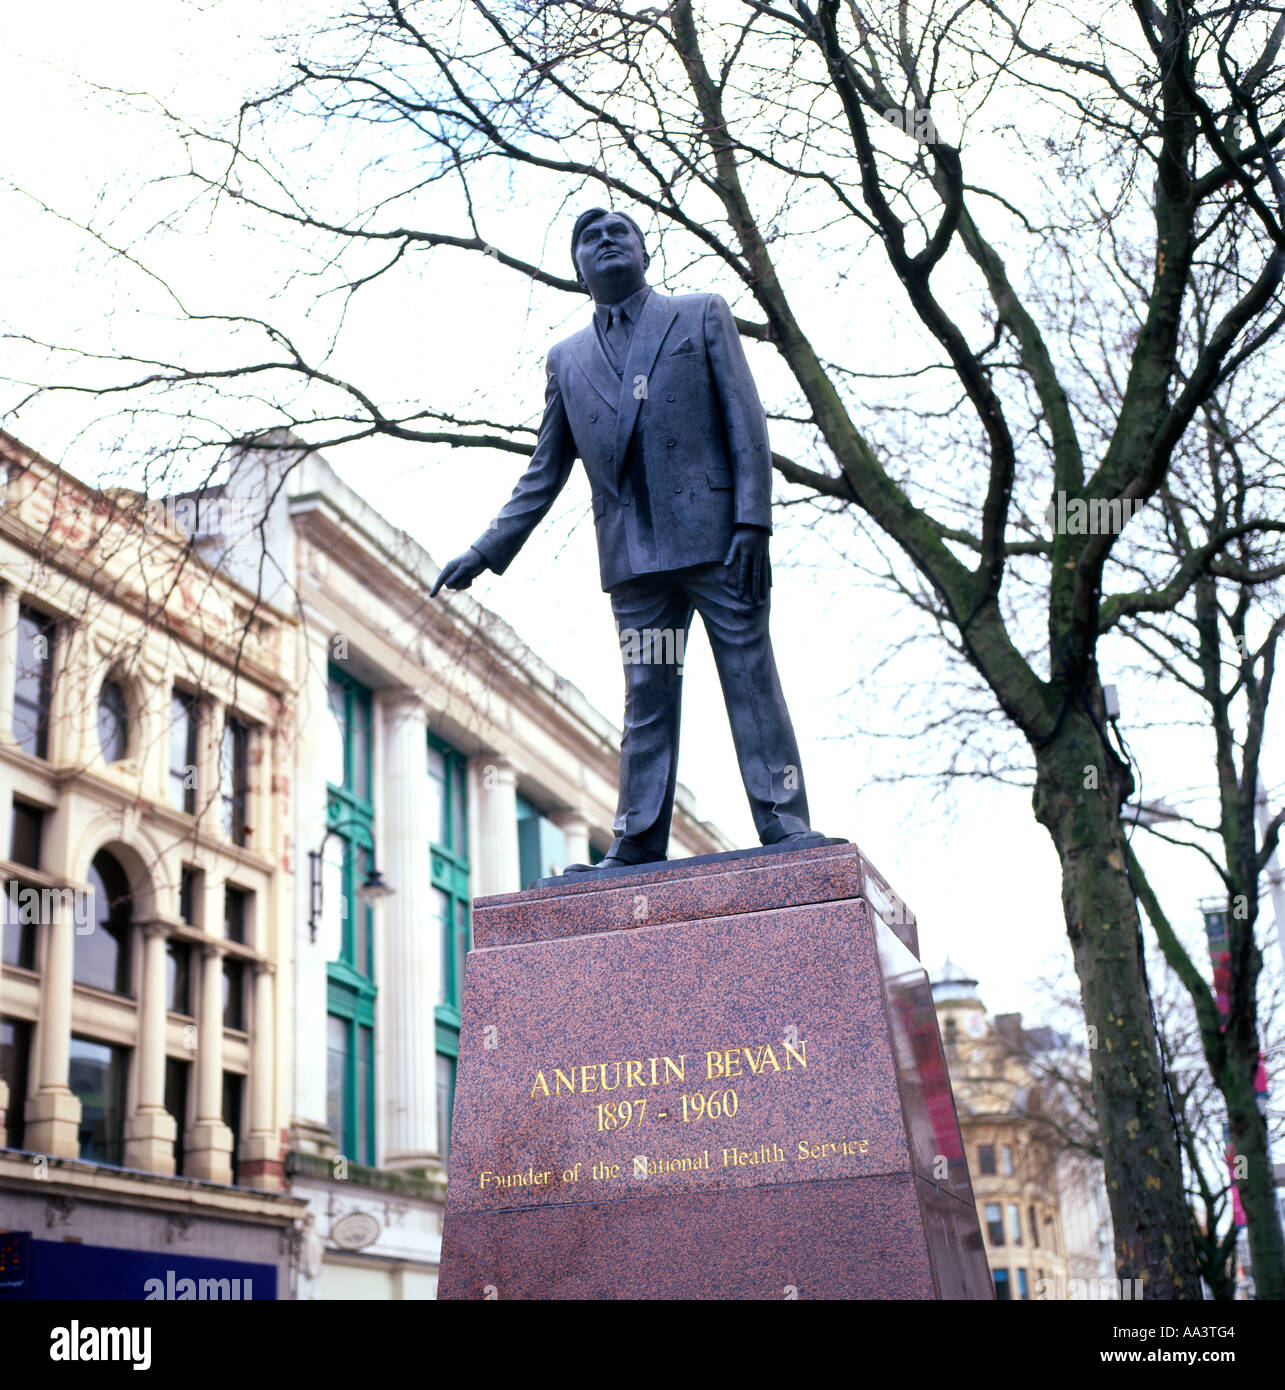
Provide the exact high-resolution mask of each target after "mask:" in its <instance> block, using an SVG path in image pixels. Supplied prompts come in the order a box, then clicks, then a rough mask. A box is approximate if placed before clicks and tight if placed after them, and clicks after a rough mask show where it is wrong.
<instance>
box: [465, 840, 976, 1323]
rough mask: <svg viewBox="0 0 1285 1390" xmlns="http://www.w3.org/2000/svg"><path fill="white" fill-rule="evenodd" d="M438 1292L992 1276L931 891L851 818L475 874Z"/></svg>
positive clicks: (781, 1286)
mask: <svg viewBox="0 0 1285 1390" xmlns="http://www.w3.org/2000/svg"><path fill="white" fill-rule="evenodd" d="M473 931H474V949H473V950H472V952H471V953H470V954H469V957H468V963H467V968H466V971H465V983H464V997H463V1010H462V1013H463V1019H462V1028H461V1035H460V1061H459V1069H458V1074H457V1081H456V1093H455V1114H454V1125H453V1130H452V1136H451V1152H450V1181H449V1186H448V1190H447V1199H446V1218H445V1226H444V1231H443V1241H442V1262H441V1271H440V1277H439V1290H438V1293H439V1297H441V1298H500V1299H506V1298H757V1299H791V1298H862V1299H865V1298H870V1299H874V1298H912V1299H926V1298H990V1297H991V1296H992V1292H991V1283H990V1277H989V1275H988V1273H987V1268H986V1259H985V1255H984V1253H983V1247H982V1239H981V1231H980V1228H979V1224H978V1219H977V1211H976V1208H975V1206H974V1204H973V1195H972V1189H971V1186H970V1184H969V1180H968V1171H967V1167H966V1165H965V1161H964V1153H963V1147H962V1145H961V1143H960V1136H959V1126H958V1122H957V1120H956V1116H955V1108H954V1102H953V1099H952V1096H951V1091H950V1082H949V1079H948V1077H947V1073H946V1066H945V1060H944V1057H943V1053H942V1046H941V1040H940V1038H939V1035H938V1031H937V1020H936V1015H935V1013H934V1010H933V1006H932V996H931V992H930V990H929V986H928V981H927V976H926V974H925V972H924V970H923V967H922V966H921V965H920V964H919V961H918V959H917V955H916V952H917V949H918V944H917V939H916V934H915V925H914V919H913V917H912V916H911V914H910V913H909V912H907V911H906V910H905V908H904V907H903V905H902V904H901V903H900V901H899V900H898V898H897V897H896V895H895V894H894V893H893V892H892V891H891V890H890V888H889V887H888V885H887V884H886V883H885V882H884V881H883V880H882V879H881V878H880V877H879V875H878V874H877V873H876V872H875V870H874V869H873V868H872V866H871V865H870V864H869V863H868V861H867V860H866V859H865V857H864V856H863V855H862V854H861V853H860V852H859V851H858V850H857V849H856V847H855V846H853V845H850V844H846V843H842V844H830V845H825V846H822V847H820V848H816V849H809V850H791V851H777V852H773V851H771V850H768V851H757V852H751V853H749V854H743V855H724V856H715V857H713V858H710V859H705V860H701V861H699V862H695V861H690V862H685V861H677V862H674V863H669V864H665V865H662V866H659V867H657V866H647V867H645V868H640V869H634V870H630V871H627V872H621V873H618V874H613V875H606V876H602V877H595V878H589V879H579V880H577V879H576V878H574V877H572V876H570V875H568V876H567V877H565V878H563V879H559V880H556V881H554V882H553V883H551V884H549V885H547V886H544V887H537V888H535V889H532V890H530V891H528V892H525V893H514V894H506V895H503V896H499V897H492V898H482V899H478V900H477V902H476V903H475V905H474V919H473Z"/></svg>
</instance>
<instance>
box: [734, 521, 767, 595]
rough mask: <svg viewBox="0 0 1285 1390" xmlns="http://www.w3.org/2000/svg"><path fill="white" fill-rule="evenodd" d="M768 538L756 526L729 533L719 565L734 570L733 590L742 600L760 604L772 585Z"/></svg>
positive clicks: (737, 529)
mask: <svg viewBox="0 0 1285 1390" xmlns="http://www.w3.org/2000/svg"><path fill="white" fill-rule="evenodd" d="M767 545H768V534H767V532H766V531H764V530H763V529H762V528H761V527H759V526H738V527H737V528H736V530H735V531H733V533H732V544H731V545H730V546H729V547H728V551H727V557H726V559H724V561H723V563H724V564H725V565H731V566H733V567H734V578H735V581H736V587H737V590H738V591H739V593H740V595H741V597H742V598H743V599H748V600H749V602H751V603H762V602H764V600H765V599H766V598H767V591H768V587H769V585H770V584H771V583H772V565H771V561H770V560H769V559H768V554H767Z"/></svg>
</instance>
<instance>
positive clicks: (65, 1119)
mask: <svg viewBox="0 0 1285 1390" xmlns="http://www.w3.org/2000/svg"><path fill="white" fill-rule="evenodd" d="M45 930H46V931H47V932H48V934H49V939H48V943H47V948H46V951H45V973H44V978H43V980H42V981H41V994H40V1046H39V1048H38V1049H37V1065H38V1067H39V1079H38V1081H37V1085H36V1091H35V1094H34V1095H33V1096H32V1098H31V1099H30V1100H29V1101H28V1102H27V1137H26V1141H25V1142H26V1145H27V1148H28V1149H30V1150H32V1152H34V1153H45V1154H51V1155H52V1156H53V1157H55V1158H79V1156H80V1140H79V1137H78V1135H77V1130H78V1129H79V1127H80V1098H79V1097H78V1096H77V1095H75V1094H74V1093H73V1091H72V1089H71V1087H70V1086H69V1085H68V1084H67V1081H68V1075H69V1068H70V1066H71V990H72V964H73V955H74V951H75V945H76V924H75V922H74V921H73V920H72V917H71V915H70V914H68V913H67V912H66V911H64V910H62V909H59V910H57V911H56V912H55V914H54V920H53V921H52V922H50V923H49V925H48V926H47V927H46V928H45Z"/></svg>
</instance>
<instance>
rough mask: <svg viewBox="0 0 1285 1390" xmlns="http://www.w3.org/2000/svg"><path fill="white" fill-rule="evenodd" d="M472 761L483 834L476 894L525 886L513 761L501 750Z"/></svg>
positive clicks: (476, 859)
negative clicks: (519, 840)
mask: <svg viewBox="0 0 1285 1390" xmlns="http://www.w3.org/2000/svg"><path fill="white" fill-rule="evenodd" d="M472 761H473V764H474V765H475V767H476V776H475V777H474V779H473V785H474V788H475V789H476V792H477V797H478V818H477V823H478V833H479V837H480V843H479V844H478V847H477V854H476V856H475V863H476V870H477V896H478V897H487V896H488V895H490V894H492V893H516V892H517V891H518V889H519V888H521V887H522V882H521V879H522V870H521V867H520V859H519V855H518V784H517V775H516V773H515V772H514V770H513V764H512V763H510V762H509V761H508V759H507V758H505V757H502V756H501V755H500V754H499V753H482V754H479V755H478V757H476V758H474V759H473V760H472Z"/></svg>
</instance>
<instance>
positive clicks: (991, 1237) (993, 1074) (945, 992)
mask: <svg viewBox="0 0 1285 1390" xmlns="http://www.w3.org/2000/svg"><path fill="white" fill-rule="evenodd" d="M932 991H933V1003H934V1005H935V1006H936V1010H937V1019H938V1024H939V1026H940V1029H941V1036H942V1042H943V1044H944V1046H945V1052H946V1065H947V1068H948V1070H949V1072H950V1079H951V1087H952V1089H953V1091H954V1094H955V1103H956V1107H957V1109H958V1112H959V1127H960V1133H961V1136H962V1138H963V1142H964V1150H965V1153H966V1154H967V1157H968V1168H969V1173H970V1175H971V1178H972V1183H973V1194H974V1197H975V1199H976V1202H977V1212H978V1215H979V1216H980V1217H981V1225H982V1235H983V1238H984V1240H985V1244H986V1258H987V1261H988V1262H989V1264H990V1269H991V1277H992V1279H993V1280H994V1284H995V1295H996V1297H997V1298H999V1299H1011V1300H1014V1301H1019V1302H1020V1301H1027V1300H1036V1299H1064V1298H1073V1299H1084V1298H1104V1297H1110V1296H1111V1295H1112V1292H1113V1291H1114V1290H1115V1289H1116V1285H1115V1280H1114V1269H1113V1266H1112V1249H1111V1226H1110V1216H1109V1211H1108V1208H1107V1203H1106V1190H1105V1187H1104V1184H1103V1177H1102V1172H1101V1167H1100V1165H1094V1164H1093V1163H1091V1162H1088V1161H1086V1160H1084V1159H1083V1158H1081V1157H1078V1156H1076V1155H1074V1154H1072V1153H1070V1152H1067V1150H1066V1149H1065V1147H1064V1146H1063V1145H1062V1144H1060V1143H1059V1142H1058V1140H1057V1136H1056V1130H1055V1129H1054V1128H1053V1127H1051V1126H1050V1125H1049V1124H1048V1123H1045V1122H1044V1121H1043V1120H1042V1119H1041V1115H1042V1114H1043V1113H1044V1111H1045V1103H1046V1100H1047V1098H1046V1097H1045V1096H1043V1095H1042V1094H1041V1090H1040V1086H1039V1084H1038V1080H1037V1078H1036V1077H1035V1076H1034V1075H1033V1074H1032V1072H1031V1070H1030V1069H1029V1067H1028V1066H1027V1065H1026V1064H1025V1063H1024V1060H1023V1059H1024V1057H1026V1056H1028V1055H1030V1054H1031V1053H1032V1052H1038V1051H1040V1050H1041V1049H1045V1048H1048V1047H1052V1046H1056V1045H1057V1044H1058V1042H1059V1041H1060V1040H1059V1039H1057V1038H1056V1037H1055V1036H1054V1035H1053V1034H1051V1033H1050V1032H1049V1030H1047V1029H1035V1030H1031V1029H1025V1028H1023V1025H1022V1017H1021V1015H1020V1014H998V1015H995V1016H991V1015H990V1014H989V1013H988V1012H987V1009H986V1006H985V1004H984V1003H983V1002H982V999H981V996H980V995H979V994H978V992H977V981H976V980H974V979H971V978H969V976H968V975H967V973H966V972H965V971H963V970H961V969H960V968H959V967H958V966H956V965H954V964H952V963H951V962H950V961H947V962H946V964H945V967H944V968H943V970H942V972H941V974H940V975H939V976H938V977H937V978H936V979H934V980H933V983H932Z"/></svg>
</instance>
